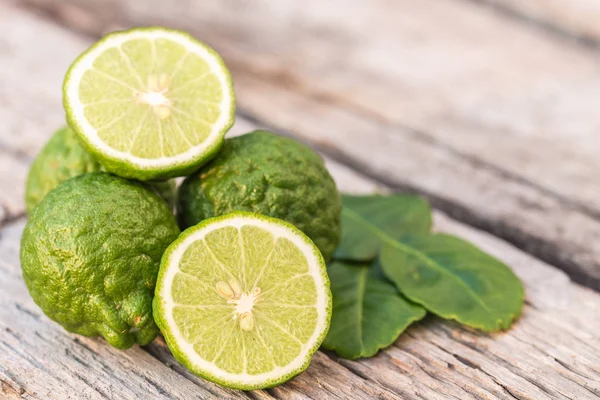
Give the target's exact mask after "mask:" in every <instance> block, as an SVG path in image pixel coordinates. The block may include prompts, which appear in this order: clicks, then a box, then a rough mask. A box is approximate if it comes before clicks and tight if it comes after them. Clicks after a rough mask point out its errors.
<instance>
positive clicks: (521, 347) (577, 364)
mask: <svg viewBox="0 0 600 400" xmlns="http://www.w3.org/2000/svg"><path fill="white" fill-rule="evenodd" d="M246 124H247V126H250V124H249V123H246ZM328 167H329V168H330V170H331V171H332V173H333V175H334V176H335V178H336V180H337V182H338V184H339V186H340V187H341V188H342V189H343V190H345V191H349V192H358V193H363V192H372V191H373V190H379V191H385V190H386V188H385V187H380V186H379V187H378V186H376V185H374V184H373V183H371V182H369V181H367V180H365V179H363V178H361V177H359V176H357V175H356V174H355V173H354V172H352V171H351V170H348V169H347V168H345V167H343V166H341V165H339V164H337V163H335V162H331V161H330V162H329V163H328ZM23 224H24V222H23V221H20V222H17V223H13V224H11V225H10V226H8V227H7V228H5V229H4V230H2V231H0V260H1V261H0V287H1V288H2V290H0V325H1V326H0V347H1V349H0V350H2V351H0V365H1V366H2V367H1V369H0V381H2V382H3V386H2V387H3V388H4V389H3V390H4V392H5V393H9V392H10V391H13V392H16V393H20V394H22V395H25V394H26V395H27V396H29V397H30V398H34V399H38V398H40V399H41V398H43V399H61V398H66V396H68V395H71V396H73V395H75V394H81V396H82V397H79V398H102V396H105V397H107V398H115V399H117V398H118V399H130V398H131V399H133V398H139V396H143V397H142V398H149V399H152V398H161V396H163V397H170V398H194V397H191V394H192V393H194V394H197V395H198V396H200V397H201V398H202V396H204V397H213V396H216V397H223V396H224V397H231V396H233V395H234V392H229V391H226V392H223V391H219V390H220V389H219V388H218V387H216V386H214V385H212V384H209V383H207V382H205V381H203V380H202V379H200V378H197V377H194V376H193V375H191V374H190V373H189V372H187V371H186V370H185V369H184V368H183V367H181V366H179V365H178V364H177V362H176V361H175V360H174V359H173V357H172V355H171V354H170V353H169V351H168V349H167V348H166V346H165V344H164V342H163V341H162V340H157V341H155V342H154V343H153V344H151V345H150V346H147V347H146V348H144V349H140V348H134V349H132V350H129V351H126V352H120V351H117V350H114V349H112V348H110V347H109V346H107V345H106V344H105V343H104V342H103V341H102V340H98V339H91V338H83V337H79V336H75V335H70V334H68V333H66V332H64V331H63V330H62V329H61V328H60V327H59V326H58V325H56V324H55V323H53V322H51V321H49V320H48V319H47V318H46V317H45V316H43V315H42V314H41V312H40V310H39V309H38V308H37V306H35V304H34V303H33V301H32V300H31V298H30V297H29V295H28V294H27V291H26V288H25V286H24V284H23V281H22V278H21V273H20V268H19V263H18V246H19V237H20V234H21V230H22V228H23ZM435 226H436V229H437V230H440V231H444V232H451V233H454V234H458V235H460V236H461V237H464V238H467V239H468V240H471V241H473V242H474V243H475V244H477V245H479V246H481V247H482V248H483V249H485V250H486V251H489V252H490V253H491V254H493V255H495V256H497V257H499V258H501V259H502V260H504V261H506V262H507V263H508V264H509V265H511V266H512V267H513V269H514V270H515V272H517V274H518V275H519V276H520V278H521V279H522V280H523V281H524V283H525V287H526V292H527V305H526V307H525V310H524V314H523V316H522V317H521V318H520V320H519V321H518V322H517V324H516V325H515V327H514V328H513V329H512V330H510V331H509V332H507V333H500V334H492V335H486V334H481V333H477V332H472V331H470V330H467V329H465V328H462V327H460V326H459V325H457V324H454V323H451V322H443V321H441V320H439V319H437V318H434V317H429V318H428V319H426V320H425V321H424V322H422V323H419V324H418V325H416V326H414V327H413V328H411V329H409V331H408V332H407V333H406V334H405V335H403V336H402V337H401V338H400V340H399V341H398V342H396V344H395V345H394V346H393V347H391V348H389V349H387V350H386V351H384V352H382V353H380V354H379V355H378V356H377V357H374V358H371V359H366V360H361V361H357V362H352V361H347V360H337V358H336V357H335V356H334V355H332V354H325V353H319V354H318V355H317V356H316V357H315V359H314V362H313V363H312V364H311V367H310V368H309V370H308V371H307V372H306V373H305V374H302V375H300V376H299V377H298V378H297V379H295V380H293V381H292V382H290V383H288V384H286V385H283V386H281V387H279V388H276V389H273V390H270V391H269V392H268V393H266V392H259V393H252V395H253V396H254V397H263V398H268V396H273V397H276V398H286V399H287V398H309V397H310V398H356V399H369V398H383V399H391V398H405V399H420V398H428V399H436V398H440V399H442V398H448V397H450V396H455V397H457V398H461V399H470V398H486V396H487V398H500V399H502V398H507V399H508V398H512V397H511V396H515V397H516V398H520V399H554V398H568V397H570V398H578V399H593V398H596V397H597V396H599V395H600V337H598V332H600V320H598V318H597V315H598V313H599V312H600V295H599V294H597V293H595V292H593V291H591V290H589V289H584V288H581V287H579V286H577V285H574V284H573V283H571V282H570V280H569V279H568V277H567V276H566V275H565V274H564V273H562V272H560V271H558V270H556V269H555V268H553V267H551V266H548V265H546V264H544V263H542V262H540V261H539V260H536V259H534V258H532V257H531V256H529V255H527V254H524V253H522V252H520V251H518V250H516V249H515V248H513V247H512V246H510V245H508V244H507V243H505V242H502V241H501V240H498V239H497V238H495V237H492V236H490V235H487V234H485V233H482V232H479V231H476V230H474V229H472V228H469V227H467V226H465V225H462V224H460V223H457V222H455V221H453V220H451V219H450V218H448V217H447V216H445V215H444V214H441V213H436V215H435ZM163 363H164V364H163ZM165 366H166V367H165ZM167 367H168V368H167ZM182 379H185V380H182ZM190 385H197V386H198V387H199V388H198V389H194V388H193V386H190ZM0 393H2V392H0ZM84 395H85V396H87V397H83V396H84ZM111 396H112V397H111Z"/></svg>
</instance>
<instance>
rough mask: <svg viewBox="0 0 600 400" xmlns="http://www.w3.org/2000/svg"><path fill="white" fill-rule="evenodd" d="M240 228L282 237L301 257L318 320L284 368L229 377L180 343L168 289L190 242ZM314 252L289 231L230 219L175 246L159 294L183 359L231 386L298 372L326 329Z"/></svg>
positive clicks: (323, 297)
mask: <svg viewBox="0 0 600 400" xmlns="http://www.w3.org/2000/svg"><path fill="white" fill-rule="evenodd" d="M243 226H256V227H259V228H262V229H265V230H268V231H269V232H270V233H271V234H272V235H273V236H274V238H275V239H277V238H280V237H284V238H286V239H288V240H290V241H291V242H292V243H293V244H294V245H296V246H297V247H298V248H299V249H300V251H301V252H302V253H303V254H304V255H305V257H306V259H307V261H308V266H309V273H310V274H311V275H312V277H313V278H314V280H315V285H316V287H317V299H316V305H317V310H318V320H317V324H316V327H315V330H314V332H313V334H312V335H311V337H310V339H309V340H308V341H307V342H306V343H305V344H304V345H303V346H302V350H301V351H300V353H299V354H298V356H297V357H296V358H295V359H294V360H293V361H292V362H290V363H289V364H288V365H286V366H284V367H275V368H274V369H273V370H272V371H269V372H266V373H263V374H258V375H252V374H248V373H246V372H243V373H240V374H232V373H229V372H227V371H224V370H222V369H221V368H219V367H217V366H216V365H215V364H214V363H213V362H209V361H207V360H204V359H203V358H201V357H200V356H199V355H198V354H197V353H196V352H195V350H194V348H193V345H192V344H191V343H189V342H187V341H186V340H185V339H184V337H183V335H182V334H181V333H180V332H179V329H178V328H177V325H176V323H175V320H174V319H173V314H172V312H171V310H172V309H173V307H174V305H175V303H174V302H173V299H172V297H171V286H172V283H173V279H174V277H175V274H176V273H177V272H179V271H180V270H179V262H180V260H181V257H182V256H183V254H184V252H185V250H186V249H187V248H188V247H189V246H190V245H191V244H192V243H193V242H194V241H196V240H200V239H203V238H204V237H205V236H206V235H207V234H208V233H210V232H212V231H214V230H216V229H220V228H223V227H235V228H238V229H240V228H241V227H243ZM315 251H316V250H315V248H313V246H310V245H309V244H308V243H306V242H305V240H304V239H303V238H302V237H301V236H300V235H298V234H296V233H294V232H293V231H290V230H288V229H287V228H285V227H283V226H280V225H277V224H274V223H271V222H268V221H265V220H261V219H257V218H251V217H232V218H230V219H225V220H221V221H218V222H215V223H213V224H211V225H210V226H207V227H205V228H203V229H201V230H199V231H196V232H194V233H192V234H191V235H190V236H188V237H187V238H185V240H184V241H183V242H182V243H180V244H179V245H178V246H177V248H176V249H175V250H174V252H173V253H172V254H171V256H170V257H169V260H168V266H167V269H166V271H165V273H164V276H163V284H162V287H161V292H160V294H159V296H160V298H161V299H163V309H164V310H165V312H164V313H163V318H164V319H165V320H166V322H167V325H168V326H169V327H170V331H171V334H172V336H173V337H174V339H175V342H176V343H177V347H178V348H179V349H180V350H181V351H182V352H183V353H184V354H185V355H186V357H187V358H188V359H189V360H190V362H191V363H192V364H193V365H194V366H195V367H196V368H197V369H198V370H200V371H204V372H205V373H206V374H210V375H212V376H214V377H216V378H218V379H220V380H222V381H227V382H232V383H236V384H242V385H254V384H261V383H264V382H266V381H270V380H277V379H278V378H281V377H283V376H285V375H287V374H289V373H291V372H293V371H296V370H298V369H299V368H300V367H302V366H303V365H304V363H305V362H306V360H307V358H308V357H309V356H310V354H309V351H310V350H311V349H312V348H314V347H315V345H316V344H317V341H318V340H319V338H320V337H321V335H322V334H323V332H324V330H325V329H326V328H327V313H326V311H325V310H326V309H327V306H328V296H327V290H328V288H327V285H326V283H325V282H324V279H323V276H322V275H321V273H322V270H321V266H320V263H319V259H318V258H317V255H316V254H315ZM250 296H251V295H250ZM250 296H248V300H249V303H248V304H244V305H242V308H244V311H245V308H246V307H251V306H252V303H253V299H252V298H251V297H250ZM250 302H251V303H250ZM240 311H242V310H240Z"/></svg>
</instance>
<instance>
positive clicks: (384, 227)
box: [334, 195, 431, 261]
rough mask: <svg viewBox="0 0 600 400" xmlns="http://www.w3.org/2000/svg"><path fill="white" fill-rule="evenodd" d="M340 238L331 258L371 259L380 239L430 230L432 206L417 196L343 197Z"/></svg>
mask: <svg viewBox="0 0 600 400" xmlns="http://www.w3.org/2000/svg"><path fill="white" fill-rule="evenodd" d="M342 203H343V206H344V207H343V208H342V238H341V241H340V245H339V247H338V249H337V251H336V253H335V255H334V258H336V259H340V260H355V261H371V260H373V259H374V258H375V257H377V255H378V254H379V250H380V249H381V244H382V240H383V238H386V237H391V238H397V237H400V236H404V235H409V234H411V235H412V234H423V233H428V232H430V231H431V208H430V207H429V204H428V203H427V201H425V200H424V199H422V198H420V197H416V196H401V195H391V196H381V195H371V196H351V195H343V196H342Z"/></svg>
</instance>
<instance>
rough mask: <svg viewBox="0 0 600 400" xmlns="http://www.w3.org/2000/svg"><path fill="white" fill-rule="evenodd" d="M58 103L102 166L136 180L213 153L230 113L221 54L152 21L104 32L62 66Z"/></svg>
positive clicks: (172, 172)
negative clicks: (151, 24) (149, 24)
mask: <svg viewBox="0 0 600 400" xmlns="http://www.w3.org/2000/svg"><path fill="white" fill-rule="evenodd" d="M63 102H64V107H65V110H66V113H67V120H68V121H69V125H70V126H71V128H72V129H73V130H74V131H76V132H77V133H78V134H79V136H80V137H81V139H82V140H83V142H84V144H85V146H86V147H87V148H88V150H89V151H90V152H91V153H92V154H94V155H95V156H96V157H97V158H98V160H99V161H100V162H101V163H102V164H103V165H104V167H105V168H106V169H107V170H108V171H109V172H113V173H115V174H117V175H121V176H124V177H127V178H135V179H140V180H150V179H166V178H172V177H175V176H182V175H186V174H189V173H191V172H193V171H194V170H195V169H197V168H198V167H199V166H200V165H202V164H203V163H204V162H206V161H208V159H210V158H211V157H212V156H213V155H214V154H215V153H216V152H217V151H218V149H219V147H220V146H221V144H222V142H223V136H224V135H225V133H226V132H227V130H228V129H229V128H230V127H231V125H232V124H233V121H234V113H235V95H234V91H233V83H232V81H231V76H230V74H229V71H228V70H227V67H225V64H224V63H223V60H222V59H221V57H219V55H218V54H217V53H216V52H215V51H214V50H212V49H211V48H210V47H208V46H206V45H204V44H202V43H200V42H198V41H197V40H195V39H194V38H192V37H191V36H190V35H188V34H187V33H184V32H180V31H175V30H169V29H165V28H157V27H152V28H136V29H131V30H128V31H122V32H115V33H111V34H108V35H107V36H105V37H104V38H103V39H102V40H100V41H99V42H97V43H96V44H94V45H93V46H92V47H90V48H89V49H88V50H87V51H86V52H84V53H83V54H82V55H81V56H80V57H79V58H78V59H77V60H75V62H74V63H73V65H71V68H70V69H69V71H68V72H67V75H66V77H65V82H64V86H63Z"/></svg>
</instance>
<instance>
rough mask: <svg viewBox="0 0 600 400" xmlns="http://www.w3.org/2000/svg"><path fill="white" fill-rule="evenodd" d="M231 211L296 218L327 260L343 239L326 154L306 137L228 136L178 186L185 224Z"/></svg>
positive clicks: (180, 215) (179, 210)
mask: <svg viewBox="0 0 600 400" xmlns="http://www.w3.org/2000/svg"><path fill="white" fill-rule="evenodd" d="M232 211H250V212H256V213H260V214H264V215H268V216H270V217H275V218H279V219H283V220H285V221H287V222H290V223H292V224H293V225H295V226H296V227H297V228H299V229H300V230H301V231H302V232H304V233H305V234H306V235H308V237H310V238H311V240H312V241H313V242H314V243H315V245H316V246H317V247H318V248H319V250H321V252H322V253H323V256H324V257H325V260H326V261H328V260H329V259H330V258H331V255H332V254H333V252H334V251H335V248H336V247H337V244H338V242H339V238H340V231H341V200H340V195H339V193H338V190H337V188H336V185H335V181H334V180H333V178H332V177H331V175H330V174H329V172H328V171H327V168H326V167H325V164H324V162H323V160H322V158H321V157H320V156H319V155H318V154H317V153H316V152H314V151H313V150H312V149H310V148H309V147H307V146H305V145H303V144H302V143H299V142H297V141H295V140H292V139H290V138H286V137H283V136H279V135H276V134H274V133H271V132H267V131H260V130H259V131H254V132H251V133H247V134H245V135H242V136H238V137H234V138H231V139H226V140H225V142H224V145H223V150H222V151H221V152H220V153H219V155H218V156H217V157H216V158H215V159H213V160H212V161H211V162H210V163H209V164H207V165H205V166H204V167H202V168H201V169H200V170H199V171H198V172H197V173H195V174H193V175H190V176H189V177H187V178H186V179H185V181H184V182H183V183H182V185H181V186H180V187H179V192H178V200H177V217H178V220H179V224H180V227H181V228H182V229H185V228H187V227H189V226H192V225H194V224H196V223H198V222H200V221H202V220H204V219H206V218H210V217H214V216H217V215H222V214H227V213H229V212H232Z"/></svg>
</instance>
